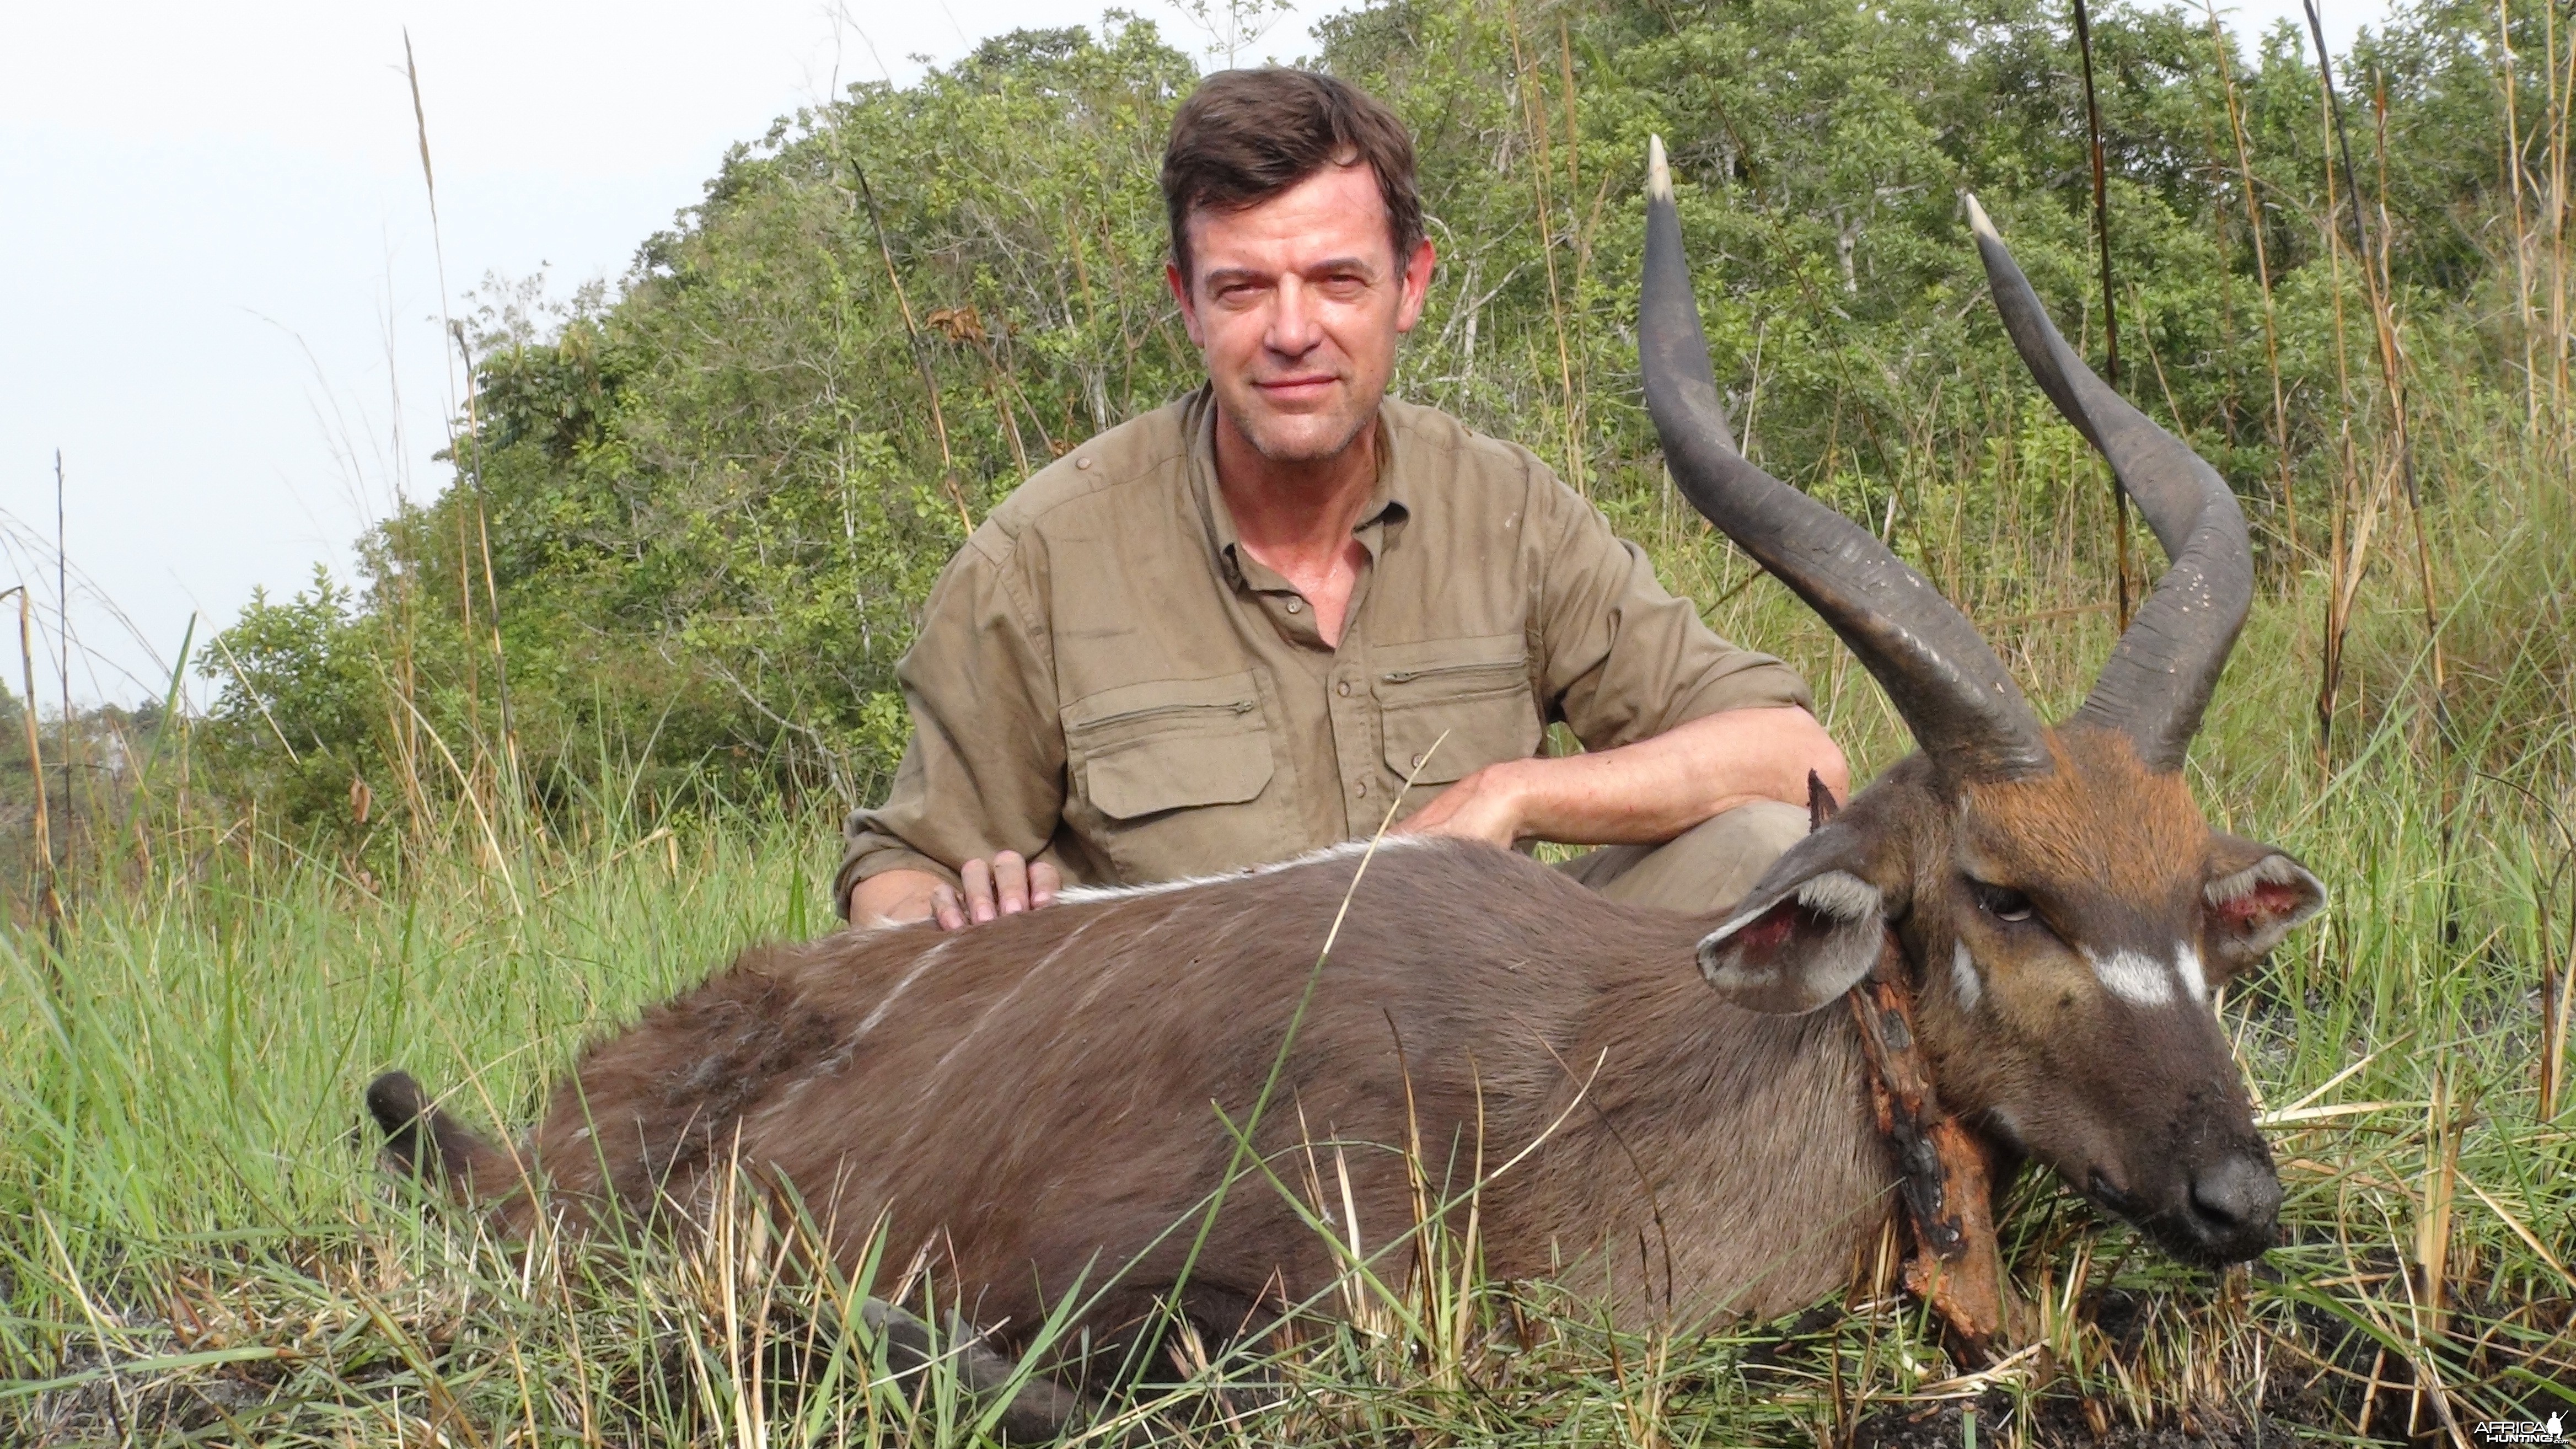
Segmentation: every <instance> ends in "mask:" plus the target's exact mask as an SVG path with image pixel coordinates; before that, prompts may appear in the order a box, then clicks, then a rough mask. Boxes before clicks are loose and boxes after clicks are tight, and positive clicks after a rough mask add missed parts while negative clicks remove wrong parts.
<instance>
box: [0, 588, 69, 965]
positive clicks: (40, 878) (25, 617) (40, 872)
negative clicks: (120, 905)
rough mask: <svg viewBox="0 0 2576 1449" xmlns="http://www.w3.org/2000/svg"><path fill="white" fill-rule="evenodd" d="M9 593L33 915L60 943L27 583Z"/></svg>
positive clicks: (59, 904)
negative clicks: (29, 808) (23, 692)
mask: <svg viewBox="0 0 2576 1449" xmlns="http://www.w3.org/2000/svg"><path fill="white" fill-rule="evenodd" d="M9 592H10V593H13V594H16V595H17V596H18V663H19V667H20V668H21V669H23V670H24V671H25V679H26V684H27V708H26V712H25V719H26V724H27V778H28V780H29V781H31V782H33V784H34V785H35V807H36V811H35V820H34V821H33V824H32V829H33V832H34V835H35V845H36V869H37V876H36V915H37V918H38V919H40V920H42V921H43V922H44V923H45V929H46V930H47V931H48V932H49V933H51V934H52V935H53V937H54V938H55V940H56V941H57V942H59V941H60V940H61V938H62V929H63V902H62V897H61V896H60V895H58V894H57V893H56V892H55V890H54V822H53V817H52V816H51V815H50V814H49V813H48V812H47V809H46V806H47V804H48V802H47V800H46V799H45V750H44V744H43V741H42V739H41V738H40V737H39V735H38V733H37V730H36V633H35V625H34V621H33V620H32V618H31V617H30V610H29V605H28V599H27V586H26V585H25V584H17V585H14V586H12V587H11V588H10V590H9Z"/></svg>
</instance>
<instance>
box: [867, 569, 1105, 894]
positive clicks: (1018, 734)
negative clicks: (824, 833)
mask: <svg viewBox="0 0 2576 1449" xmlns="http://www.w3.org/2000/svg"><path fill="white" fill-rule="evenodd" d="M988 528H989V526H988ZM1021 562H1022V561H1021V560H1019V559H1018V558H1017V557H1016V556H1015V551H1014V550H1013V549H1012V547H1011V544H1010V542H1009V541H1007V540H1003V539H1001V538H1000V537H999V535H998V533H993V532H979V534H978V536H977V537H976V538H975V539H972V540H970V541H969V542H968V544H967V546H966V547H965V548H963V549H960V550H959V551H958V554H957V557H956V558H955V559H954V560H952V561H951V562H950V563H949V565H948V568H947V569H946V571H945V572H943V573H942V574H941V575H940V578H939V582H938V583H937V584H936V585H935V586H933V587H932V589H931V592H930V600H929V603H928V604H927V605H926V606H925V608H924V609H923V611H922V618H921V629H920V632H919V634H918V635H916V636H915V640H914V643H913V647H912V648H911V649H910V650H908V651H906V652H905V654H904V657H903V659H902V660H901V661H900V662H898V663H897V664H896V666H895V678H896V680H897V681H898V682H899V683H900V684H901V685H902V687H903V696H904V703H905V705H906V706H907V707H908V708H909V709H910V710H911V712H912V739H911V741H910V742H909V743H908V744H907V745H906V746H905V747H904V752H903V762H902V764H901V765H899V766H898V767H897V768H896V770H895V776H894V784H893V786H892V788H891V789H890V790H889V791H888V792H887V794H886V798H885V800H884V802H883V803H882V804H879V805H877V806H875V807H874V808H871V809H862V810H857V811H854V812H852V813H851V815H850V818H849V821H848V824H847V825H846V826H845V828H844V830H843V834H844V836H845V837H846V839H847V841H848V848H847V849H846V851H845V852H844V853H843V855H842V858H841V869H840V871H839V873H838V874H837V875H836V876H835V877H834V880H833V886H832V895H833V901H834V903H835V907H836V908H837V909H838V910H839V911H840V912H841V914H842V915H843V916H844V917H846V916H847V915H848V914H849V909H850V890H851V888H852V887H853V886H856V885H857V884H858V883H859V882H861V881H864V880H866V879H868V878H869V877H871V876H876V875H882V874H884V873H885V872H887V871H890V870H917V871H925V872H928V873H930V874H932V875H936V876H939V877H940V878H942V879H944V880H946V881H948V882H949V883H950V884H952V885H953V884H956V882H957V866H958V865H959V864H961V863H963V862H965V861H968V860H975V859H983V858H988V857H990V856H992V855H994V854H995V853H996V852H999V851H1004V850H1015V851H1018V852H1019V853H1021V854H1022V855H1026V856H1035V855H1037V854H1038V853H1039V852H1040V851H1041V850H1043V849H1044V848H1045V847H1046V845H1047V844H1048V841H1049V839H1050V837H1051V836H1052V835H1053V834H1054V832H1055V829H1056V826H1057V823H1058V821H1059V820H1061V819H1062V817H1063V813H1064V729H1063V725H1062V723H1061V720H1060V719H1059V717H1058V714H1057V710H1056V698H1055V686H1054V669H1053V664H1052V659H1051V657H1050V651H1049V649H1048V647H1047V636H1046V633H1045V630H1044V628H1043V627H1042V626H1041V624H1040V622H1039V620H1038V618H1037V615H1036V613H1035V612H1034V611H1033V610H1031V609H1030V608H1028V607H1027V591H1028V584H1027V580H1025V579H1023V578H1021V577H1019V576H1018V575H1019V573H1020V568H1019V565H1020V564H1021Z"/></svg>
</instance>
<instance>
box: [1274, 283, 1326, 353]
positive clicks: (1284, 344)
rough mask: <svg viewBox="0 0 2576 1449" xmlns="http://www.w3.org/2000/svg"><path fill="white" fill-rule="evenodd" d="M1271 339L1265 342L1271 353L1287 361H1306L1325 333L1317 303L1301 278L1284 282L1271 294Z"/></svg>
mask: <svg viewBox="0 0 2576 1449" xmlns="http://www.w3.org/2000/svg"><path fill="white" fill-rule="evenodd" d="M1271 296H1272V302H1271V310H1270V335H1269V336H1268V337H1266V338H1264V339H1262V340H1263V341H1264V342H1266V343H1268V344H1269V347H1270V350H1271V351H1273V352H1277V353H1280V354H1282V355H1284V356H1288V357H1303V356H1305V355H1306V354H1307V353H1309V352H1312V351H1314V349H1315V344H1316V343H1317V342H1320V341H1322V340H1323V336H1324V332H1323V328H1322V326H1321V324H1320V322H1319V321H1318V319H1317V316H1316V309H1315V303H1316V301H1317V300H1318V299H1317V298H1316V296H1315V294H1314V292H1313V291H1312V290H1310V289H1309V288H1308V287H1307V286H1306V284H1305V282H1304V281H1303V280H1302V279H1300V278H1298V277H1294V276H1291V277H1287V278H1284V279H1282V281H1281V282H1280V284H1279V289H1278V290H1277V291H1276V292H1274V293H1272V294H1271Z"/></svg>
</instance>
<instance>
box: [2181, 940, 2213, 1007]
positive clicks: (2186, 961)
mask: <svg viewBox="0 0 2576 1449" xmlns="http://www.w3.org/2000/svg"><path fill="white" fill-rule="evenodd" d="M2174 974H2175V975H2176V976H2179V977H2181V978H2182V994H2183V995H2185V996H2188V997H2190V998H2191V999H2192V1000H2194V1001H2201V1002H2205V1001H2207V1000H2209V978H2208V977H2207V976H2206V975H2205V974H2203V973H2202V971H2201V969H2200V952H2199V951H2198V950H2196V949H2194V948H2193V947H2190V946H2181V947H2177V948H2176V949H2175V951H2174Z"/></svg>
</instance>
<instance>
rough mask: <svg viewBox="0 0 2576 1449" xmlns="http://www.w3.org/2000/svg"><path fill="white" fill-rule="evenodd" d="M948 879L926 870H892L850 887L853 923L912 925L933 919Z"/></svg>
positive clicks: (850, 915) (863, 927) (856, 924)
mask: <svg viewBox="0 0 2576 1449" xmlns="http://www.w3.org/2000/svg"><path fill="white" fill-rule="evenodd" d="M946 884H947V882H946V881H943V880H941V879H940V878H939V877H937V876H935V875H932V874H931V873H930V872H928V871H926V870H888V871H880V872H878V873H877V874H875V875H872V876H869V877H868V878H867V879H866V880H863V881H861V882H859V883H858V884H857V885H854V886H852V887H850V910H849V917H850V924H851V925H853V926H857V927H859V928H860V929H862V930H865V929H867V928H869V927H873V926H908V925H910V924H912V923H913V922H915V921H926V920H929V919H930V918H931V916H932V914H933V913H934V911H935V909H936V907H935V904H934V901H935V897H936V893H937V891H938V889H939V887H941V886H943V885H946Z"/></svg>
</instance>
